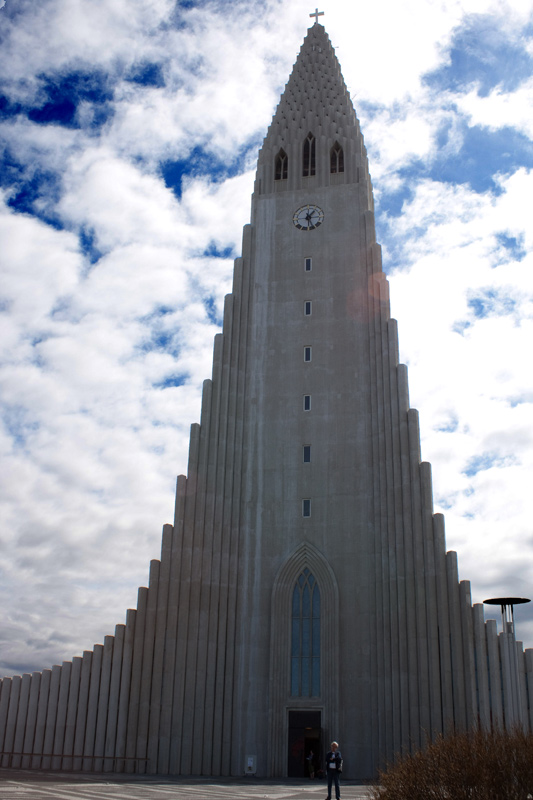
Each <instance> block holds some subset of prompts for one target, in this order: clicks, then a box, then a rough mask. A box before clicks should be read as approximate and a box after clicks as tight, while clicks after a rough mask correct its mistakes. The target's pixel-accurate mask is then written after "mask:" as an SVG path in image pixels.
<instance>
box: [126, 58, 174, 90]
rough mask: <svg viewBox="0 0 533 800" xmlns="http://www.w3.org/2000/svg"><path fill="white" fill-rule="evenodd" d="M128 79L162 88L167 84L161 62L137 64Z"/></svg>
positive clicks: (143, 84) (142, 84)
mask: <svg viewBox="0 0 533 800" xmlns="http://www.w3.org/2000/svg"><path fill="white" fill-rule="evenodd" d="M126 80H128V81H132V82H133V83H138V84H140V85H141V86H154V87H155V88H157V89H161V88H162V87H163V86H164V85H165V79H164V77H163V70H162V67H161V64H156V63H145V64H138V65H136V66H135V67H134V68H133V69H132V71H131V72H130V74H129V75H128V76H127V78H126Z"/></svg>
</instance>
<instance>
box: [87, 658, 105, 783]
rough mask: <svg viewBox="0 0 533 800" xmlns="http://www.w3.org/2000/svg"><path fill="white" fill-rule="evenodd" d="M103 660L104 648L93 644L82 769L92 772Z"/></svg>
mask: <svg viewBox="0 0 533 800" xmlns="http://www.w3.org/2000/svg"><path fill="white" fill-rule="evenodd" d="M103 658H104V646H103V645H101V644H95V646H94V648H93V657H92V659H91V677H90V680H89V699H88V702H87V721H86V723H85V739H84V742H83V755H84V756H87V758H84V759H83V769H84V770H93V769H94V761H93V759H92V756H93V755H94V745H95V739H96V720H97V717H98V698H99V696H100V677H101V673H102V661H103Z"/></svg>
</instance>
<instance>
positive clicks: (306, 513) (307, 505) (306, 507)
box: [302, 499, 311, 517]
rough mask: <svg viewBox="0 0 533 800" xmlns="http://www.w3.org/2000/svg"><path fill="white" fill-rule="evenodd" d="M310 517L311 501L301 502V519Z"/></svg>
mask: <svg viewBox="0 0 533 800" xmlns="http://www.w3.org/2000/svg"><path fill="white" fill-rule="evenodd" d="M310 516H311V500H309V499H307V500H302V517H310Z"/></svg>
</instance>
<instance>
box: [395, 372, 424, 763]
mask: <svg viewBox="0 0 533 800" xmlns="http://www.w3.org/2000/svg"><path fill="white" fill-rule="evenodd" d="M398 396H399V424H400V437H401V459H402V488H403V496H402V503H403V518H404V524H405V536H404V563H405V567H404V569H405V603H406V609H405V630H406V637H405V640H406V649H407V665H408V667H407V671H408V698H407V700H408V705H407V719H408V731H409V739H408V741H407V742H404V743H403V746H404V748H406V749H407V751H409V749H410V747H411V745H415V743H416V744H418V742H419V739H420V717H419V714H418V680H417V660H418V654H417V646H416V611H415V609H416V578H415V570H414V560H415V557H414V552H413V539H412V537H411V531H412V530H413V509H412V504H411V469H412V459H413V456H414V457H415V463H418V462H417V461H416V453H415V454H414V453H413V452H412V451H411V446H410V437H409V390H408V383H407V367H406V366H405V365H404V364H399V365H398ZM413 467H414V464H413Z"/></svg>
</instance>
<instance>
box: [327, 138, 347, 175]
mask: <svg viewBox="0 0 533 800" xmlns="http://www.w3.org/2000/svg"><path fill="white" fill-rule="evenodd" d="M330 165H331V172H332V173H333V174H335V173H337V172H344V151H343V149H342V147H341V146H340V144H339V143H338V142H335V144H334V145H333V147H332V148H331V151H330Z"/></svg>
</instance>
